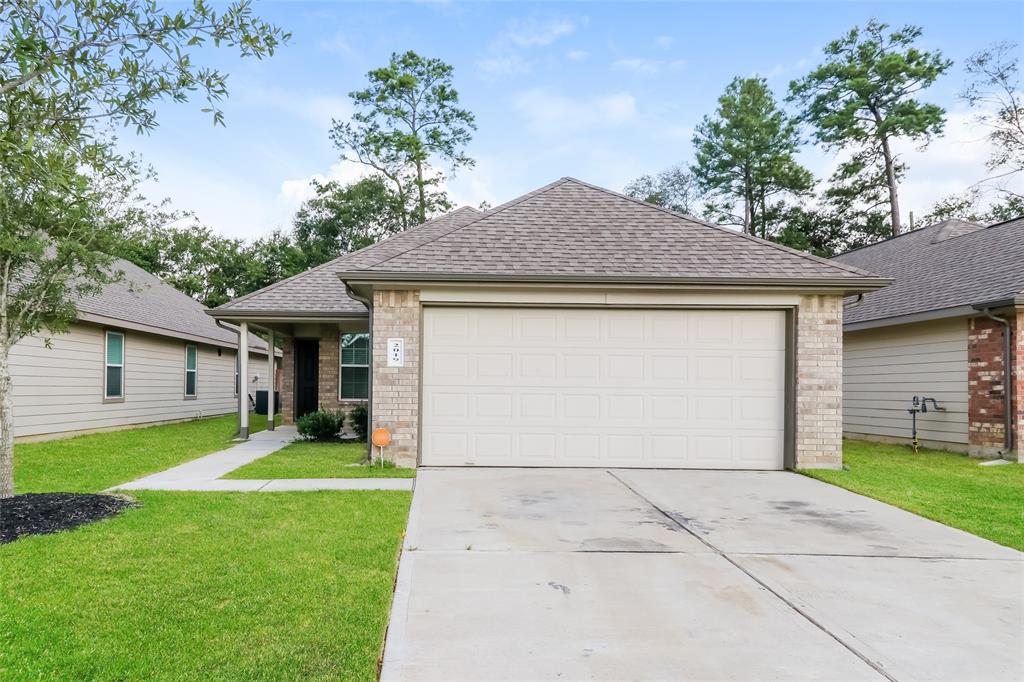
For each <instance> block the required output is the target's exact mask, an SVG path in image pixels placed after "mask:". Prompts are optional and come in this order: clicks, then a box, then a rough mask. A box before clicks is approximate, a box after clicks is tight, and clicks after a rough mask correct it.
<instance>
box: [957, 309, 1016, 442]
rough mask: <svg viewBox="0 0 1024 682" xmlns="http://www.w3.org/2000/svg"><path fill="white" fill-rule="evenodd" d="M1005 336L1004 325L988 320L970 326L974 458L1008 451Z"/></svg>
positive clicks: (969, 406)
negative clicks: (1006, 441) (1005, 449)
mask: <svg viewBox="0 0 1024 682" xmlns="http://www.w3.org/2000/svg"><path fill="white" fill-rule="evenodd" d="M1011 319H1012V318H1011ZM1014 322H1015V321H1014ZM1016 326H1018V325H1016V324H1013V325H1011V334H1012V333H1013V331H1012V327H1016ZM1004 333H1005V330H1004V327H1003V325H1002V324H1000V323H999V322H996V321H995V320H991V319H989V318H987V317H975V318H971V320H970V321H969V322H968V326H967V390H968V396H967V418H968V422H969V425H968V441H969V444H970V450H969V452H970V454H971V455H972V456H974V457H996V456H998V455H999V453H1000V452H1002V450H1003V449H1004V447H1005V429H1006V421H1005V415H1006V403H1005V395H1006V394H1005V391H1006V389H1007V386H1005V385H1004V383H1005V375H1004V364H1003V362H1004V358H1003V355H1004V353H1005V346H1004V343H1005V341H1004ZM1018 345H1019V340H1018ZM1018 357H1019V354H1018ZM1018 378H1019V377H1018ZM1018 406H1019V401H1018ZM1018 412H1019V409H1018Z"/></svg>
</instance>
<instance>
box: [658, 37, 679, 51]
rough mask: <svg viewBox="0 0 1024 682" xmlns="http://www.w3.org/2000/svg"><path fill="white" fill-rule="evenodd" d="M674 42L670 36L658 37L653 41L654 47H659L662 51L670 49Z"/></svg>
mask: <svg viewBox="0 0 1024 682" xmlns="http://www.w3.org/2000/svg"><path fill="white" fill-rule="evenodd" d="M675 41H676V39H675V38H673V37H672V36H658V37H657V38H655V39H654V46H655V47H659V48H661V49H662V50H667V49H668V48H670V47H672V43H674V42H675Z"/></svg>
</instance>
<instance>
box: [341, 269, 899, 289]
mask: <svg viewBox="0 0 1024 682" xmlns="http://www.w3.org/2000/svg"><path fill="white" fill-rule="evenodd" d="M338 276H339V277H341V278H342V279H343V280H344V281H346V282H347V281H349V280H351V281H353V282H368V283H369V282H380V281H387V282H473V283H489V282H496V283H502V284H510V283H519V284H535V283H536V284H547V283H556V284H667V285H689V286H702V287H706V286H723V285H735V286H740V287H745V288H749V287H780V288H804V289H813V288H817V287H827V288H841V289H844V290H848V291H852V292H861V291H874V290H875V289H881V288H882V287H885V286H888V285H890V284H892V283H893V281H894V280H892V279H891V278H885V277H845V278H834V277H833V278H829V277H822V278H810V277H803V278H801V277H788V278H783V277H777V278H772V277H643V276H630V275H627V276H607V275H583V274H570V275H498V274H487V273H414V272H383V271H369V270H357V271H355V272H343V273H339V274H338Z"/></svg>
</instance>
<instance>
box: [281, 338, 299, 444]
mask: <svg viewBox="0 0 1024 682" xmlns="http://www.w3.org/2000/svg"><path fill="white" fill-rule="evenodd" d="M281 352H282V355H281V380H280V381H279V382H278V386H279V387H280V388H279V389H278V390H280V392H281V407H280V410H281V423H283V424H294V423H295V341H294V339H292V337H290V336H286V337H284V339H282V344H281Z"/></svg>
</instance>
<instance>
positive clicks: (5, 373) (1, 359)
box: [0, 344, 14, 499]
mask: <svg viewBox="0 0 1024 682" xmlns="http://www.w3.org/2000/svg"><path fill="white" fill-rule="evenodd" d="M9 356H10V348H9V347H7V345H6V344H0V499H2V498H5V497H11V496H13V495H14V432H13V430H12V428H13V422H14V416H13V415H14V405H13V404H12V401H11V368H10V364H9Z"/></svg>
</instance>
